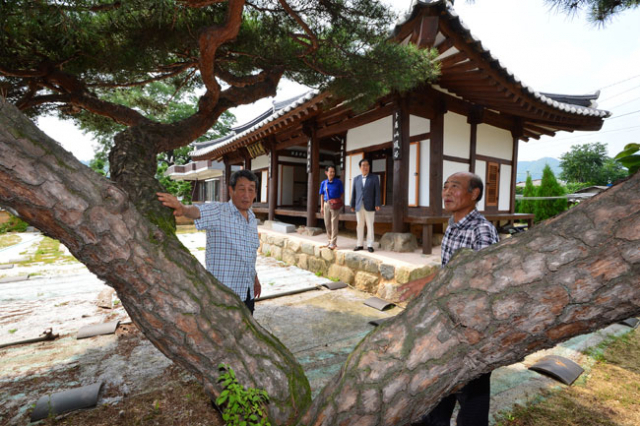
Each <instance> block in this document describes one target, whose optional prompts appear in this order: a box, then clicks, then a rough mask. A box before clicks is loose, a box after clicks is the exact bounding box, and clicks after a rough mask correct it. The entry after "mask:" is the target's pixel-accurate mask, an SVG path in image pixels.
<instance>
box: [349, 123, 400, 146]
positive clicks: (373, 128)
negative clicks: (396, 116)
mask: <svg viewBox="0 0 640 426" xmlns="http://www.w3.org/2000/svg"><path fill="white" fill-rule="evenodd" d="M391 125H392V120H391V116H388V117H384V118H381V119H380V120H377V121H374V122H373V123H369V124H365V125H364V126H360V127H356V128H355V129H351V130H349V131H347V151H354V150H357V149H361V148H366V147H368V146H372V145H379V144H381V143H386V142H391Z"/></svg>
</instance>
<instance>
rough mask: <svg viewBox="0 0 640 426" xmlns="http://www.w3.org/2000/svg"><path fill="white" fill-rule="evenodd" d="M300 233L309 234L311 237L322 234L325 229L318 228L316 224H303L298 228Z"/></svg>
mask: <svg viewBox="0 0 640 426" xmlns="http://www.w3.org/2000/svg"><path fill="white" fill-rule="evenodd" d="M298 233H299V234H300V235H309V236H311V237H313V236H315V235H320V234H323V233H324V229H322V228H316V227H315V226H301V227H300V228H298Z"/></svg>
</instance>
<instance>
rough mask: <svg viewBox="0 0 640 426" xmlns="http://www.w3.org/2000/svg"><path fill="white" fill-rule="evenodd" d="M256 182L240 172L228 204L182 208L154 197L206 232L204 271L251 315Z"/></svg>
mask: <svg viewBox="0 0 640 426" xmlns="http://www.w3.org/2000/svg"><path fill="white" fill-rule="evenodd" d="M257 181H258V179H257V178H256V176H255V175H254V174H253V173H252V172H251V171H250V170H240V171H237V172H235V173H233V174H232V175H231V178H230V179H229V194H230V197H231V200H229V202H227V203H220V202H214V203H205V204H198V205H192V206H185V205H184V204H182V203H181V202H180V201H178V199H177V198H176V197H174V196H173V195H171V194H165V193H158V194H157V195H158V199H159V200H160V201H161V202H162V204H163V205H165V206H167V207H170V208H172V209H174V212H173V214H174V215H175V216H185V217H188V218H190V219H194V221H195V224H196V228H197V229H199V230H201V229H204V230H206V231H207V248H206V251H205V258H206V265H207V270H208V271H209V272H210V273H211V274H212V275H213V276H214V277H216V278H217V279H218V280H219V281H220V282H221V283H222V284H224V285H226V286H227V287H229V288H230V289H231V290H233V291H234V292H235V293H236V294H237V295H238V296H239V297H240V300H243V301H244V303H245V305H246V306H247V308H248V309H249V310H250V311H251V314H253V311H254V307H255V298H257V297H260V293H261V286H260V281H259V280H258V275H257V274H256V258H257V250H258V247H259V246H260V241H259V239H258V227H257V221H256V217H255V215H254V214H253V212H252V211H251V206H252V204H253V200H254V199H255V197H256V184H257Z"/></svg>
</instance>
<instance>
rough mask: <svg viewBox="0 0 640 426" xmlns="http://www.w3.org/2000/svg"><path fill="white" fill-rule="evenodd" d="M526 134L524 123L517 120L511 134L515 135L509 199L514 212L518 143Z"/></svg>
mask: <svg viewBox="0 0 640 426" xmlns="http://www.w3.org/2000/svg"><path fill="white" fill-rule="evenodd" d="M523 134H524V123H523V122H522V120H517V122H516V123H515V125H514V127H513V129H512V130H511V136H513V153H512V155H511V196H510V198H511V199H510V201H509V211H510V212H511V213H512V214H513V213H515V212H516V181H517V180H518V145H519V143H520V137H522V135H523Z"/></svg>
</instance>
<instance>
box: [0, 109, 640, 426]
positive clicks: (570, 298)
mask: <svg viewBox="0 0 640 426" xmlns="http://www.w3.org/2000/svg"><path fill="white" fill-rule="evenodd" d="M639 194H640V174H636V175H635V176H634V177H633V178H631V179H630V180H628V181H626V182H624V183H622V184H620V185H617V186H615V187H613V188H611V189H609V190H607V191H606V192H605V193H604V194H602V195H599V196H597V197H595V198H594V199H592V200H591V201H588V202H585V203H582V204H581V205H580V206H578V207H575V208H573V209H571V210H570V211H568V212H566V213H564V214H563V215H561V216H559V217H557V218H555V219H553V220H549V221H547V222H545V223H544V224H542V225H540V226H538V227H536V228H534V229H533V230H531V231H529V232H527V233H524V234H521V235H519V236H518V237H516V238H513V239H510V240H507V241H504V242H502V243H500V244H498V245H495V246H492V247H489V248H487V249H485V250H482V251H481V252H479V253H473V252H470V251H466V252H463V253H461V254H460V255H458V256H456V257H455V259H454V260H453V261H452V262H451V263H450V264H449V266H448V267H447V268H446V269H444V270H443V271H442V272H441V273H440V274H439V276H438V277H437V278H436V280H435V281H434V282H432V283H431V284H430V286H429V287H428V288H427V289H426V290H425V291H423V293H422V294H421V295H420V296H419V297H418V298H417V299H416V300H415V301H414V302H412V303H411V304H409V306H408V307H407V309H406V310H405V311H404V312H403V313H402V314H401V315H400V316H398V318H397V319H396V320H394V321H392V322H390V323H385V325H383V326H381V327H379V328H377V329H376V330H375V331H374V332H372V333H370V334H369V335H368V336H367V337H366V338H365V339H364V341H363V342H361V344H360V345H358V347H357V348H356V350H355V351H354V353H352V354H351V355H350V357H349V359H348V361H347V363H346V364H345V366H344V367H343V368H342V370H341V372H340V373H339V374H338V375H337V376H336V377H335V378H334V379H333V380H332V382H331V383H330V384H329V385H328V386H327V387H326V388H325V389H324V390H323V391H322V393H321V395H320V396H319V397H318V398H316V400H315V401H314V402H313V404H312V405H311V407H310V409H309V411H307V412H306V414H304V416H303V417H302V424H305V425H327V426H329V425H332V426H333V425H358V426H366V425H395V424H407V423H408V422H409V421H410V420H415V419H417V418H419V417H420V416H421V415H422V414H423V413H425V412H427V411H428V410H429V409H430V408H431V407H433V406H434V405H435V403H437V401H438V400H439V399H440V398H441V397H442V396H444V395H446V394H448V393H450V392H451V391H453V390H455V389H456V388H458V387H459V386H461V385H462V384H463V383H466V382H468V381H469V380H471V379H472V378H474V377H477V376H478V375H480V374H481V373H484V372H487V371H490V370H492V369H494V368H496V367H499V366H502V365H508V364H511V363H513V362H515V361H518V360H520V359H522V358H523V357H524V356H525V355H527V354H529V353H531V352H533V351H536V350H539V349H542V348H546V347H550V346H553V345H555V344H557V343H558V342H561V341H563V340H566V339H568V338H570V337H572V336H575V335H577V334H581V333H585V332H588V331H591V330H595V329H598V328H601V327H603V326H605V325H607V324H610V323H612V322H615V321H618V320H620V319H623V318H627V317H629V316H632V315H637V314H638V313H640V283H639V278H638V277H640V196H639ZM0 203H1V204H2V205H5V206H10V207H12V208H13V209H15V210H16V211H18V212H19V213H20V215H21V216H22V217H23V218H25V220H27V221H28V222H30V223H31V224H33V225H34V226H36V227H38V228H39V229H41V230H42V231H43V232H45V233H46V234H48V235H50V236H52V237H53V238H57V239H59V240H60V241H62V242H63V243H64V244H65V245H66V246H67V247H68V248H69V249H70V251H71V252H72V253H73V255H74V256H76V258H78V259H79V260H80V261H82V262H83V263H85V264H86V265H87V266H88V267H89V269H90V270H91V271H93V272H94V273H96V274H97V275H98V276H99V277H101V278H103V279H104V280H105V281H107V282H108V283H109V284H110V285H112V286H113V287H114V288H115V289H116V290H117V292H118V295H119V297H120V298H121V300H122V302H123V305H124V306H125V307H126V309H127V312H129V314H130V315H131V317H132V319H133V320H134V321H135V322H136V323H137V324H138V325H139V326H140V327H141V329H142V330H143V332H144V333H145V335H146V336H147V337H148V338H149V339H150V340H151V341H152V342H153V343H154V345H156V346H157V347H158V348H159V349H160V350H161V351H162V352H163V353H165V354H166V355H167V356H168V357H170V358H171V359H172V360H174V361H175V362H177V363H178V364H180V365H182V366H184V367H185V368H187V369H188V370H189V371H191V372H193V373H194V374H195V375H196V376H197V377H199V378H200V380H201V381H202V382H203V383H204V385H205V387H206V389H207V390H209V391H210V392H212V393H214V394H215V393H217V391H218V386H217V384H216V378H217V371H216V370H217V368H216V367H217V364H218V363H220V362H225V363H229V364H231V365H232V367H233V368H234V369H235V370H236V371H237V373H238V376H239V380H240V381H241V382H242V383H243V384H245V385H251V386H256V387H260V388H263V389H266V390H267V391H268V392H269V395H270V396H271V398H272V401H273V403H272V404H271V406H270V414H271V416H272V417H271V418H272V420H273V421H274V423H275V424H285V423H293V422H295V421H296V418H297V417H298V416H299V415H300V414H301V413H304V412H305V410H306V409H307V408H308V405H309V386H308V382H307V380H306V378H305V377H304V374H303V373H302V370H301V368H300V366H299V365H298V363H297V362H296V361H295V360H294V358H293V357H292V355H291V354H290V353H289V351H287V349H286V348H284V347H283V346H282V345H281V344H280V343H279V342H278V341H277V339H275V338H274V337H272V336H270V335H269V334H268V333H267V332H265V331H264V330H263V329H262V328H261V327H260V326H259V325H258V324H257V323H255V322H254V321H253V320H252V318H251V317H250V316H248V315H247V312H246V311H245V310H244V308H243V305H242V303H241V302H240V300H239V299H238V298H237V297H235V296H234V295H233V294H232V293H231V292H230V291H228V290H226V289H225V288H224V287H223V286H221V285H220V284H219V283H217V282H216V281H215V280H214V279H213V278H212V277H211V276H210V275H209V274H208V273H207V272H206V271H205V270H204V269H203V268H202V267H201V266H200V264H199V263H198V262H197V261H196V260H195V259H194V258H193V257H192V256H191V255H190V254H189V253H188V251H187V250H186V249H184V247H182V245H181V244H180V243H179V242H178V241H177V239H176V238H175V237H174V236H173V235H171V234H172V225H171V224H170V223H169V222H168V221H166V220H165V219H161V218H162V217H166V216H164V213H166V212H163V213H162V214H161V213H160V210H157V214H154V213H153V208H152V207H149V209H150V210H149V211H147V212H146V213H145V215H144V216H143V215H141V214H140V213H139V211H138V210H137V209H136V208H135V207H134V205H133V204H132V203H131V202H130V201H129V197H128V196H127V194H126V193H124V192H123V191H122V190H120V189H119V188H118V187H117V186H116V185H114V184H113V183H111V182H109V181H108V180H106V179H103V178H101V177H99V176H98V175H96V174H95V173H93V172H92V171H91V170H89V169H88V168H86V167H84V166H82V165H81V164H79V163H78V162H77V161H76V160H75V158H73V156H71V155H70V154H69V153H67V152H65V151H64V150H62V149H61V148H60V147H58V146H57V145H56V144H55V142H53V141H52V140H51V139H49V138H47V137H46V136H45V135H43V134H42V133H41V132H39V131H38V130H37V129H36V128H35V126H33V124H32V123H30V122H29V121H28V120H27V119H26V118H24V116H22V114H20V113H19V112H18V111H17V110H16V109H15V108H14V107H13V106H10V105H6V104H0ZM157 209H161V207H160V206H159V205H158V207H157ZM149 219H152V220H154V221H155V222H156V223H158V224H159V226H156V225H154V224H152V223H151V222H150V220H149Z"/></svg>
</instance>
